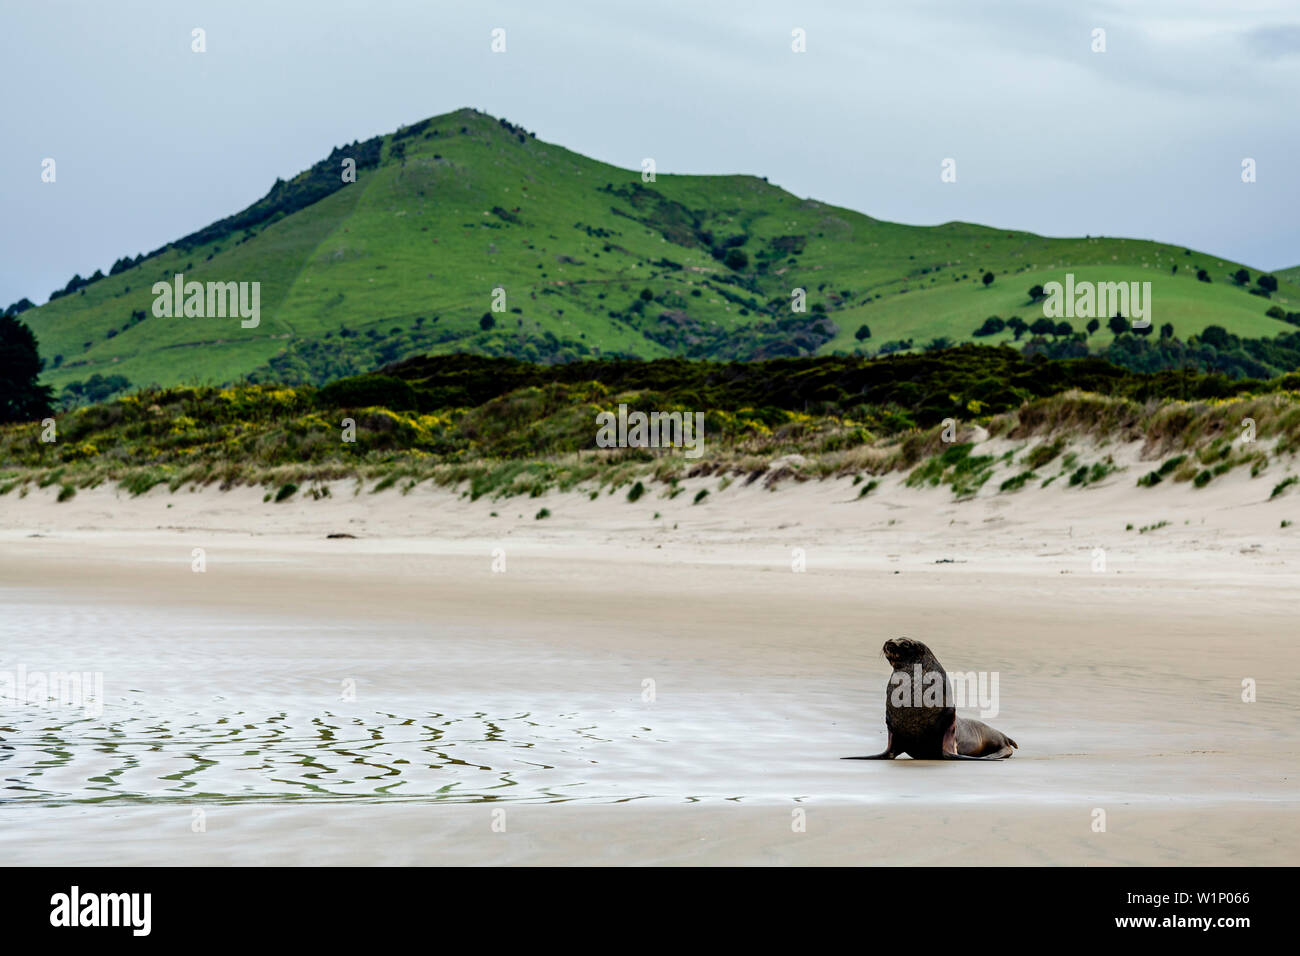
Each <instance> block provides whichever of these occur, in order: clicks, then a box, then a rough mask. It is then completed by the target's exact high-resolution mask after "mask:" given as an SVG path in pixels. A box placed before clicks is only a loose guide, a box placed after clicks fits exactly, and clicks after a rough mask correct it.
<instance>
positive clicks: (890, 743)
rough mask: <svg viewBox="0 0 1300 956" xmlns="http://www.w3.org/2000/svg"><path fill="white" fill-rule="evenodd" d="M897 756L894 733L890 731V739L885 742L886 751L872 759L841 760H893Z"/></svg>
mask: <svg viewBox="0 0 1300 956" xmlns="http://www.w3.org/2000/svg"><path fill="white" fill-rule="evenodd" d="M896 756H897V754H895V753H894V732H893V731H892V730H891V731H889V739H888V740H886V741H885V749H884V750H882V751H881V752H880V753H878V754H872V755H871V756H870V757H841V758H840V759H841V760H893V759H894V757H896Z"/></svg>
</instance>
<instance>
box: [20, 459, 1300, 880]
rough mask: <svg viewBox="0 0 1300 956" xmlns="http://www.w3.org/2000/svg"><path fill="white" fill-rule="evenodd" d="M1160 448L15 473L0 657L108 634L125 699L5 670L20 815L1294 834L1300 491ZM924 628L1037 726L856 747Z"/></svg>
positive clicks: (162, 834) (710, 833) (126, 856)
mask: <svg viewBox="0 0 1300 956" xmlns="http://www.w3.org/2000/svg"><path fill="white" fill-rule="evenodd" d="M1273 478H1274V479H1275V478H1276V476H1273ZM1131 485H1132V478H1131V477H1128V478H1126V479H1125V478H1120V479H1116V480H1115V481H1113V482H1111V483H1108V484H1107V485H1105V486H1103V487H1101V488H1098V489H1088V490H1079V489H1069V490H1066V489H1058V488H1048V489H1035V490H1032V491H1027V492H1023V493H1021V494H1020V495H1017V496H1006V495H1002V496H997V495H986V496H982V497H981V498H979V499H976V500H975V501H971V502H964V503H954V502H952V501H951V498H950V494H949V493H947V492H946V491H943V490H935V491H916V490H912V489H905V488H902V487H900V486H899V484H898V482H897V481H894V480H890V481H887V482H885V483H884V484H883V486H882V487H881V488H880V489H879V491H878V492H874V493H873V495H872V497H870V498H867V499H865V500H861V501H858V500H855V497H856V492H857V489H856V488H853V487H852V486H851V485H850V483H849V482H848V481H847V480H843V481H828V482H821V483H812V482H810V483H808V484H804V485H798V486H794V485H791V486H787V487H783V488H781V489H779V490H777V491H775V492H772V491H767V490H765V489H763V488H761V487H760V486H757V485H755V486H748V487H745V486H740V485H736V486H732V487H730V488H727V489H726V490H718V486H717V481H716V479H713V480H708V481H707V482H705V481H704V480H701V483H700V486H701V487H710V488H712V489H713V492H712V494H711V497H710V499H709V500H708V501H707V502H706V503H705V504H703V505H699V506H693V505H691V504H690V501H691V498H692V497H693V490H694V489H693V488H690V489H688V493H687V494H683V495H680V496H678V498H676V499H674V500H672V501H668V500H665V499H661V498H658V497H657V492H656V493H655V494H652V495H651V496H647V497H646V498H643V499H642V500H641V501H639V502H637V503H635V504H629V503H627V502H626V501H625V500H624V499H623V496H622V495H621V494H620V495H617V496H602V497H601V498H600V500H597V501H588V500H587V498H586V496H585V495H584V494H569V495H550V496H547V497H545V498H542V499H509V500H501V501H495V502H493V501H487V500H480V501H478V502H470V501H469V500H468V499H464V498H459V497H457V496H456V495H455V494H452V493H449V492H445V491H439V490H437V489H426V488H417V489H416V490H415V491H413V492H412V493H411V494H409V495H406V496H402V495H399V494H396V493H392V492H390V493H383V494H379V495H370V494H362V495H359V496H353V495H352V493H351V490H350V486H349V485H343V484H340V485H337V486H336V487H335V489H334V497H332V498H330V499H326V500H322V501H319V502H317V501H311V500H305V501H299V500H293V501H289V502H286V503H283V504H280V505H269V504H263V503H262V502H261V492H260V490H254V489H236V490H233V491H231V492H227V493H222V492H219V491H217V490H216V489H208V490H204V491H200V492H189V491H185V490H182V491H178V492H176V493H175V494H169V493H168V492H167V491H166V490H165V489H156V490H155V491H154V492H152V493H150V494H149V495H146V496H143V497H142V498H138V499H131V498H129V497H128V496H126V495H125V494H121V495H117V494H116V493H114V492H113V491H112V490H109V489H102V488H101V489H97V490H95V491H90V492H85V491H83V492H81V493H79V494H78V496H77V497H76V498H75V499H73V500H72V501H70V502H66V503H63V504H55V503H54V501H53V494H52V491H53V489H46V490H43V491H40V492H36V491H33V492H32V493H31V494H30V495H29V496H28V497H27V498H24V499H17V498H15V497H13V496H12V495H11V496H10V497H8V498H6V499H0V600H2V601H3V606H4V608H5V614H4V621H3V624H0V636H2V637H3V642H2V645H0V646H3V649H4V659H3V661H0V670H3V669H12V668H14V667H15V666H17V664H19V663H21V664H23V665H25V667H26V668H27V669H28V670H37V669H40V668H46V669H49V670H73V669H75V670H78V671H100V672H102V673H103V675H104V686H105V692H104V698H105V699H104V710H103V713H102V714H101V715H98V716H87V715H85V714H84V713H82V712H80V711H70V710H66V709H65V710H59V709H58V708H52V707H34V706H32V705H26V706H20V707H15V706H13V705H12V704H10V703H7V702H6V704H5V711H4V713H5V716H4V718H3V719H0V738H4V739H3V741H2V742H0V747H8V748H11V749H8V750H0V779H2V780H3V783H4V787H5V788H6V789H5V790H4V791H3V793H4V796H3V797H0V821H3V822H4V823H5V824H6V825H4V826H0V850H2V851H3V853H4V855H5V858H6V859H8V860H10V861H12V862H14V863H36V864H56V863H64V864H67V863H128V864H151V863H180V864H188V863H195V864H197V863H271V862H286V863H340V864H344V863H367V864H368V863H471V864H473V863H500V862H513V863H558V864H569V863H609V864H615V863H627V864H641V863H646V864H648V863H694V862H699V863H770V864H783V863H841V864H844V863H849V864H853V863H861V864H879V863H895V864H896V863H953V864H959V865H960V864H970V865H986V864H990V863H1006V864H1089V865H1097V864H1184V865H1186V864H1193V865H1197V864H1215V863H1219V864H1281V863H1292V862H1294V860H1295V857H1296V848H1297V844H1298V841H1297V837H1300V822H1297V819H1298V818H1297V816H1296V813H1295V810H1296V809H1297V787H1296V780H1297V773H1300V741H1298V740H1297V732H1296V728H1297V727H1298V726H1300V676H1298V674H1300V671H1298V669H1297V664H1300V651H1298V650H1297V644H1296V632H1297V627H1296V625H1295V623H1294V608H1295V599H1294V593H1295V583H1296V580H1297V578H1296V570H1297V567H1300V544H1297V543H1296V542H1297V540H1300V539H1297V538H1296V537H1295V535H1294V534H1293V533H1292V531H1291V530H1290V529H1281V528H1279V524H1280V521H1281V519H1283V518H1292V517H1293V516H1294V517H1296V518H1300V506H1297V507H1293V500H1294V501H1295V502H1298V503H1300V499H1292V498H1291V497H1290V496H1283V497H1282V498H1280V499H1278V500H1275V501H1268V494H1269V490H1270V489H1271V488H1272V486H1273V480H1268V481H1261V480H1256V481H1253V482H1252V481H1251V480H1250V479H1249V478H1247V477H1246V476H1244V475H1238V476H1234V475H1228V476H1225V478H1224V479H1223V480H1222V481H1221V482H1219V483H1216V485H1212V486H1210V487H1209V488H1206V489H1203V490H1200V491H1196V490H1193V489H1191V488H1190V487H1185V486H1178V487H1160V488H1156V489H1152V490H1151V491H1150V492H1147V491H1145V490H1137V489H1133V488H1132V487H1131ZM169 504H170V505H171V506H172V507H170V508H169V507H167V506H168V505H169ZM542 506H545V507H548V508H549V509H550V510H551V512H552V517H551V518H548V519H545V520H542V521H538V520H535V519H534V518H533V517H532V516H533V514H534V513H535V512H536V510H537V509H538V508H539V507H542ZM493 511H495V512H497V513H498V514H497V516H495V517H494V516H492V514H491V512H493ZM655 512H660V517H659V518H653V517H652V515H653V514H654V513H655ZM1159 520H1165V521H1168V522H1169V524H1168V525H1167V526H1166V527H1163V528H1160V529H1158V530H1155V531H1150V532H1148V533H1146V534H1139V533H1138V531H1137V530H1136V528H1137V527H1140V526H1144V525H1148V524H1152V523H1155V522H1157V521H1159ZM1129 522H1132V523H1134V525H1135V529H1134V530H1132V531H1126V530H1125V525H1126V524H1127V523H1129ZM674 525H675V526H676V527H674ZM145 529H147V530H145ZM331 532H348V533H352V534H355V535H357V536H358V537H356V538H355V539H337V540H327V539H326V538H325V535H326V534H328V533H331ZM32 534H40V535H42V536H41V537H30V536H29V535H32ZM194 548H202V549H204V553H205V558H206V562H207V564H206V570H205V571H204V572H203V573H194V572H193V571H192V569H191V565H192V561H193V556H192V554H193V549H194ZM1096 548H1102V549H1104V553H1105V562H1106V563H1105V570H1104V571H1094V570H1093V567H1094V561H1095V559H1096V553H1095V549H1096ZM495 549H501V551H502V552H504V558H505V562H506V565H505V567H506V569H505V571H504V572H503V573H498V572H494V571H493V569H492V568H493V560H494V559H493V552H494V550H495ZM794 549H802V551H803V560H804V561H805V562H806V567H807V570H806V571H804V572H802V573H800V572H795V571H793V570H792V561H796V560H797V558H798V555H796V554H795V553H794ZM499 557H500V555H498V558H499ZM940 562H941V563H940ZM498 566H499V564H498ZM897 635H908V636H912V637H916V638H919V639H921V640H924V641H926V642H927V643H929V644H930V645H931V647H932V648H934V649H935V651H936V653H937V654H938V656H939V658H940V660H941V661H942V662H943V663H944V665H945V667H947V669H948V670H949V671H960V670H978V671H996V672H997V673H998V674H999V677H1000V685H999V689H1000V700H999V713H998V715H997V716H996V717H990V718H987V719H988V722H989V723H992V724H993V725H994V726H996V727H998V728H999V729H1002V730H1005V731H1006V732H1007V733H1008V734H1010V735H1011V736H1013V737H1015V738H1016V740H1017V741H1018V742H1019V744H1020V750H1019V751H1018V752H1017V754H1016V755H1015V757H1014V758H1012V759H1011V760H1008V761H1002V762H996V763H988V764H971V763H932V762H913V761H909V760H907V759H906V758H904V759H900V760H897V761H893V762H860V761H841V760H839V759H838V758H839V757H843V756H848V755H853V754H862V753H873V752H876V751H878V750H879V749H881V746H882V745H883V742H884V725H883V697H884V682H885V679H886V677H887V675H888V669H887V667H886V665H885V663H884V660H883V659H882V657H881V655H880V652H879V651H880V644H881V643H882V641H883V640H884V639H885V638H887V637H891V636H897ZM1245 678H1252V679H1254V680H1256V681H1257V682H1258V700H1257V701H1256V702H1254V703H1243V702H1242V701H1241V687H1242V680H1243V679H1245ZM647 682H653V684H648V683H647ZM651 687H652V688H653V699H650V696H649V694H648V693H647V689H648V688H651ZM963 713H965V714H967V715H969V716H977V715H976V713H975V712H974V711H973V710H964V711H963ZM800 810H802V811H804V814H805V816H804V821H803V822H804V827H803V830H802V832H800V831H798V830H797V828H796V827H795V826H793V825H792V824H796V823H797V822H798V819H797V813H796V811H800ZM1097 810H1102V811H1104V812H1105V819H1106V832H1094V830H1093V823H1094V819H1095V816H1096V813H1095V812H1096V811H1097ZM196 811H201V813H202V819H203V822H204V832H198V833H196V832H192V826H193V825H194V820H195V819H196V817H195V813H196ZM502 812H504V817H502V816H500V814H501V813H502ZM494 813H495V814H497V815H496V816H494ZM494 825H495V829H494ZM502 826H504V832H498V831H500V830H501V828H502Z"/></svg>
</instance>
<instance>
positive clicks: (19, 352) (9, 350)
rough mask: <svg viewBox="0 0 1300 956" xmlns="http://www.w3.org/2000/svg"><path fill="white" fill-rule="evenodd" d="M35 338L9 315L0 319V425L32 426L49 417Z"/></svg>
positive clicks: (47, 399)
mask: <svg viewBox="0 0 1300 956" xmlns="http://www.w3.org/2000/svg"><path fill="white" fill-rule="evenodd" d="M41 365H42V363H41V355H40V352H39V351H38V350H37V347H36V336H35V334H33V332H32V330H31V329H29V328H28V327H27V326H26V325H24V324H23V323H22V322H19V321H18V319H16V318H15V317H14V316H12V315H4V316H0V422H32V421H37V420H38V419H41V418H45V417H46V416H47V415H49V414H50V387H49V386H48V385H41V384H40V383H39V382H38V381H37V379H38V378H39V377H40V374H41Z"/></svg>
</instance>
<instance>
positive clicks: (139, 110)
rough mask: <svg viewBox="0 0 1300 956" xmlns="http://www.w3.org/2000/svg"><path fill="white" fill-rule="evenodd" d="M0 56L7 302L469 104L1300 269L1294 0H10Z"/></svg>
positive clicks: (997, 214)
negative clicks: (1101, 42) (463, 0)
mask: <svg viewBox="0 0 1300 956" xmlns="http://www.w3.org/2000/svg"><path fill="white" fill-rule="evenodd" d="M195 27H202V28H203V29H204V30H205V31H206V42H207V52H205V53H202V54H198V53H194V52H192V51H191V30H192V29H193V28H195ZM496 27H501V28H504V29H505V31H506V52H505V53H502V54H494V53H493V52H492V51H491V49H490V44H491V31H492V30H493V28H496ZM795 28H801V29H803V30H805V31H806V35H807V52H806V53H802V54H798V53H794V52H793V51H792V50H791V43H792V38H791V31H792V30H794V29H795ZM1096 29H1103V30H1105V45H1106V51H1105V52H1104V53H1094V52H1093V51H1092V47H1093V45H1094V39H1093V31H1094V30H1096ZM0 54H2V59H0V63H3V66H4V81H3V84H0V308H3V307H4V306H5V305H7V304H8V303H9V302H11V301H14V300H16V299H18V298H19V297H21V296H24V295H25V296H29V297H30V298H32V299H33V300H34V301H36V302H38V303H40V302H44V301H45V300H46V298H47V297H48V295H49V292H50V290H52V289H54V288H56V287H61V286H63V285H64V284H65V283H66V282H67V280H68V279H69V278H70V277H71V276H72V274H73V273H74V272H79V273H81V274H82V275H83V276H84V275H89V274H90V273H92V272H94V270H95V269H96V268H101V269H103V270H104V271H105V272H107V271H108V268H109V266H110V265H111V264H112V262H113V260H114V259H116V258H117V257H119V256H122V255H134V254H136V253H138V252H148V251H149V250H151V249H154V248H156V247H158V246H161V245H163V244H164V243H166V242H168V241H171V240H173V239H177V238H179V237H180V236H182V235H184V234H186V233H188V232H192V231H193V230H195V229H197V228H199V227H201V226H204V225H207V224H208V223H210V222H212V221H213V220H215V219H219V218H221V217H223V216H226V215H229V214H231V213H233V212H235V211H237V210H238V209H240V208H242V207H244V206H246V205H248V204H249V203H250V202H252V201H254V200H256V199H257V198H259V197H260V196H262V195H263V194H264V193H265V192H266V191H267V189H268V188H269V187H270V185H271V183H272V182H273V181H274V180H275V178H276V177H277V176H283V177H286V178H287V177H289V176H292V175H294V174H295V173H297V172H299V171H300V170H302V169H304V168H306V167H307V166H309V165H311V164H312V163H313V162H315V161H316V160H318V159H321V158H322V157H324V156H325V155H326V154H327V153H328V152H329V150H330V149H331V147H333V146H335V145H340V144H343V143H345V142H351V141H352V140H354V139H364V138H366V137H368V136H372V135H374V134H376V133H384V132H389V131H391V130H393V129H395V128H396V127H397V126H399V125H401V124H404V123H409V122H412V121H414V120H418V119H422V118H424V117H426V116H432V115H435V114H438V113H445V112H448V111H450V110H453V109H456V108H458V107H461V106H473V107H477V108H478V109H481V110H484V111H485V112H488V113H491V114H492V115H494V116H505V117H507V118H508V119H510V120H511V121H513V122H515V123H519V124H522V125H523V126H524V127H526V128H527V129H529V130H532V131H534V132H536V134H537V136H538V137H539V138H541V139H544V140H547V141H549V142H554V143H559V144H561V145H564V146H567V147H569V148H570V149H574V150H577V151H578V152H582V153H586V154H587V155H590V156H593V157H595V158H598V159H601V160H604V161H606V162H610V163H614V164H617V165H620V166H624V167H628V168H637V169H639V167H640V163H641V160H642V158H644V157H653V158H654V159H655V160H656V163H657V165H658V169H659V171H660V172H680V173H733V172H742V173H752V174H754V175H760V176H767V177H768V178H769V180H770V181H771V182H773V183H776V184H778V185H780V186H783V187H785V188H786V189H788V190H790V191H791V192H793V193H795V194H797V195H799V196H811V197H815V198H817V199H820V200H823V201H826V202H831V203H835V204H837V205H842V206H847V207H849V208H852V209H857V210H860V211H862V212H865V213H868V214H869V215H872V216H876V217H878V218H882V219H889V220H895V221H898V222H906V223H915V224H924V225H931V224H935V223H941V222H947V221H950V220H965V221H970V222H980V223H985V224H988V225H994V226H1002V227H1007V228H1018V229H1029V230H1032V231H1035V232H1040V233H1044V234H1047V235H1084V234H1091V235H1113V236H1135V237H1140V238H1149V239H1160V240H1163V241H1167V242H1172V243H1177V244H1180V245H1185V246H1188V247H1191V248H1194V249H1200V250H1205V251H1208V252H1212V253H1216V254H1219V255H1222V256H1225V257H1229V258H1232V259H1235V260H1239V261H1243V262H1246V263H1247V264H1249V265H1252V266H1255V267H1257V268H1262V269H1276V268H1282V267H1285V266H1290V265H1296V264H1300V215H1297V213H1298V212H1300V199H1298V198H1297V197H1300V188H1297V182H1296V178H1297V174H1298V173H1300V105H1298V104H1300V3H1297V2H1295V0H1123V2H1098V3H1088V2H1066V0H1059V2H1058V0H905V2H900V0H890V2H883V3H881V2H872V0H845V2H833V0H823V2H815V0H791V2H784V3H778V2H765V0H656V2H654V3H632V2H614V0H553V2H539V0H527V2H515V3H504V2H502V3H491V2H475V3H472V4H454V3H451V2H449V0H391V2H386V0H356V2H332V0H312V2H306V0H302V2H297V0H295V2H289V0H274V2H268V0H220V2H183V3H182V2H175V0H165V2H164V0H152V2H146V0H113V2H104V0H84V2H67V0H43V2H28V3H21V4H20V3H18V2H17V0H3V2H2V3H0ZM47 157H48V158H53V159H54V160H55V161H56V164H57V165H56V176H57V178H56V181H55V182H54V183H43V182H42V181H41V169H42V160H44V159H45V158H47ZM949 157H951V158H953V159H955V160H956V163H957V167H956V168H957V182H955V183H943V182H941V181H940V164H941V162H942V161H943V160H944V159H945V158H949ZM1248 157H1249V158H1252V159H1254V160H1255V161H1256V164H1257V178H1258V181H1257V182H1255V183H1253V184H1244V183H1243V182H1242V181H1241V164H1242V160H1243V159H1244V158H1248Z"/></svg>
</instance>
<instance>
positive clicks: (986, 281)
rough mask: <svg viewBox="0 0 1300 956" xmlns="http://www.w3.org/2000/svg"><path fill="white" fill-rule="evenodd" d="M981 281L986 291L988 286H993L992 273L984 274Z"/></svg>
mask: <svg viewBox="0 0 1300 956" xmlns="http://www.w3.org/2000/svg"><path fill="white" fill-rule="evenodd" d="M982 281H983V283H984V288H986V289H987V288H988V287H989V286H991V285H992V284H993V273H992V272H986V273H984V278H983V280H982Z"/></svg>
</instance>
